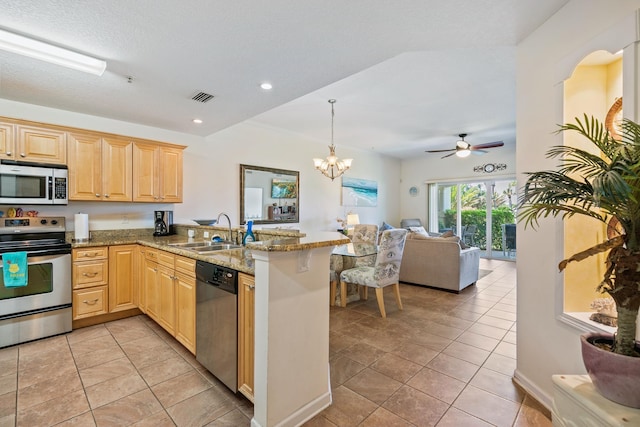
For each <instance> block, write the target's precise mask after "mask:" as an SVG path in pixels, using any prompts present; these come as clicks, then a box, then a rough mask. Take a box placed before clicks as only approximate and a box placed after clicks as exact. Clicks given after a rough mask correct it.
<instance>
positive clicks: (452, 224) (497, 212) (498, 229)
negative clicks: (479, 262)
mask: <svg viewBox="0 0 640 427" xmlns="http://www.w3.org/2000/svg"><path fill="white" fill-rule="evenodd" d="M492 215H493V221H492V224H491V237H492V242H493V244H492V245H491V249H492V250H497V251H501V250H502V224H513V223H514V215H513V212H512V211H511V209H510V208H509V207H508V206H500V207H497V208H494V209H493V212H492ZM462 223H463V224H464V225H467V226H469V225H472V224H475V225H476V228H477V229H476V233H475V235H474V238H473V240H474V245H475V246H477V247H479V248H480V249H486V248H487V233H486V229H487V210H486V209H463V210H462ZM441 225H442V227H441V229H442V228H450V229H452V230H455V229H456V211H455V210H453V209H447V210H446V211H444V217H443V221H442V224H441Z"/></svg>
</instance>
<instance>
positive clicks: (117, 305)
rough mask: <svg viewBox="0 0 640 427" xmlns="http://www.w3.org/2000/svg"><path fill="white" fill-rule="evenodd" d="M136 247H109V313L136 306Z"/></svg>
mask: <svg viewBox="0 0 640 427" xmlns="http://www.w3.org/2000/svg"><path fill="white" fill-rule="evenodd" d="M137 264H138V245H120V246H109V313H114V312H116V311H123V310H130V309H132V308H136V307H137V306H138V304H137V303H138V281H137V280H136V278H137V277H136V266H137Z"/></svg>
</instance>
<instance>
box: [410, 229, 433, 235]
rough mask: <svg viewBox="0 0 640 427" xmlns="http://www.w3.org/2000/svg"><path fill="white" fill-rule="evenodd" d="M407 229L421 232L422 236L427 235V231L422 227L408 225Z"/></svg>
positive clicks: (412, 231)
mask: <svg viewBox="0 0 640 427" xmlns="http://www.w3.org/2000/svg"><path fill="white" fill-rule="evenodd" d="M409 231H410V232H411V233H417V234H422V235H424V236H428V235H429V234H428V233H427V230H425V229H424V227H409Z"/></svg>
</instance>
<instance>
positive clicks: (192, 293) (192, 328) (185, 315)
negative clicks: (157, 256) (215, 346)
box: [176, 273, 196, 354]
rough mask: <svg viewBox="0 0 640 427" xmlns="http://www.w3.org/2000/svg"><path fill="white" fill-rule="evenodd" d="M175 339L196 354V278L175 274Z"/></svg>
mask: <svg viewBox="0 0 640 427" xmlns="http://www.w3.org/2000/svg"><path fill="white" fill-rule="evenodd" d="M176 339H177V340H178V341H180V342H181V343H182V345H184V346H185V347H186V348H187V349H188V350H189V351H190V352H191V353H193V354H196V279H195V277H192V276H187V275H185V274H182V273H178V274H176Z"/></svg>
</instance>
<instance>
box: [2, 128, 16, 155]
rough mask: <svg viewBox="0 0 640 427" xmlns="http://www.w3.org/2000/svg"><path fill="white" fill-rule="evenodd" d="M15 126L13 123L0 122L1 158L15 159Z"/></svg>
mask: <svg viewBox="0 0 640 427" xmlns="http://www.w3.org/2000/svg"><path fill="white" fill-rule="evenodd" d="M14 134H15V126H14V125H13V124H11V123H0V158H1V159H10V160H15V150H14V149H13V145H14V142H15V141H14V139H13V137H14Z"/></svg>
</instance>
